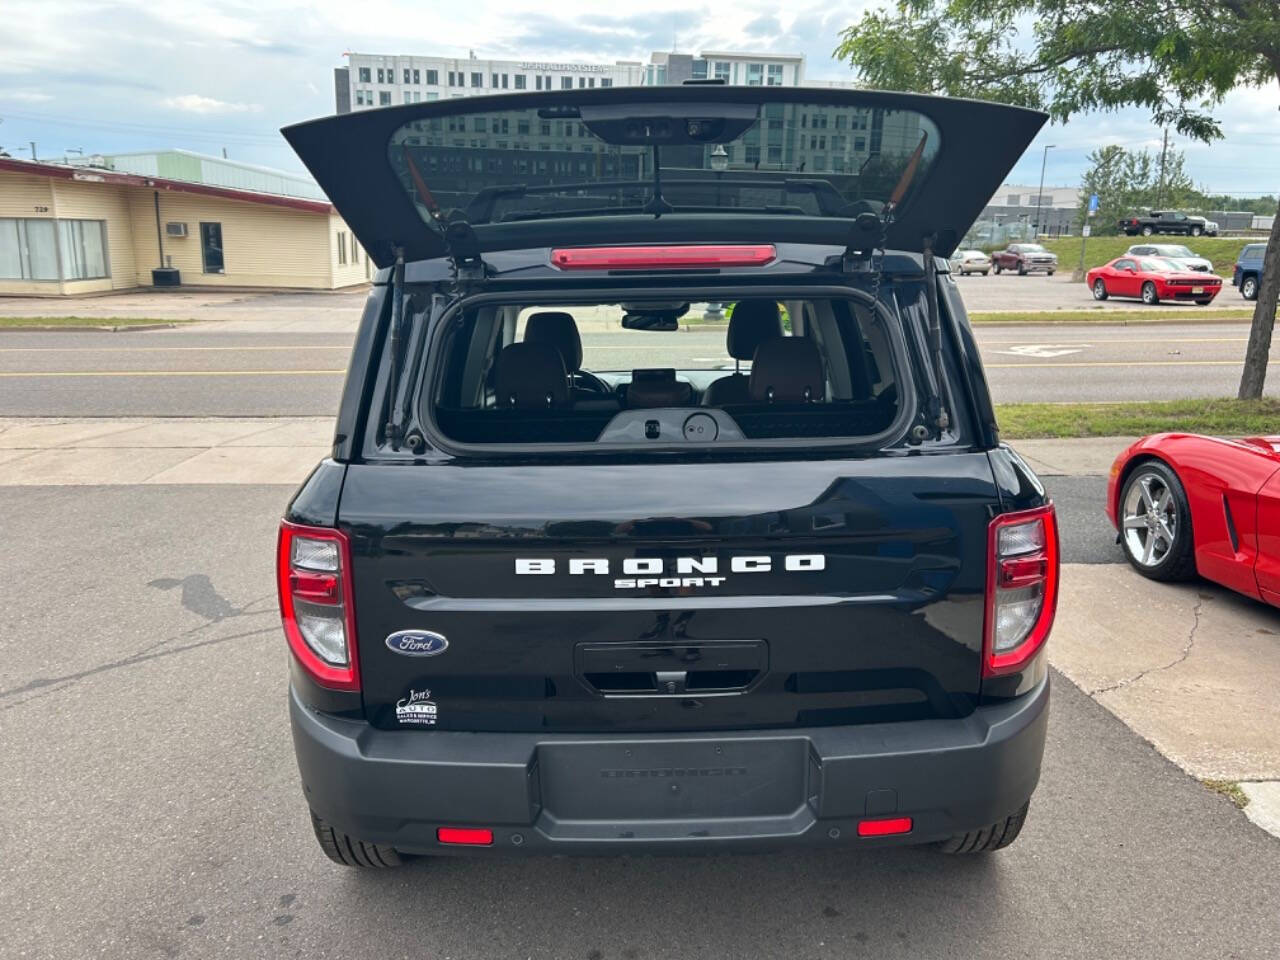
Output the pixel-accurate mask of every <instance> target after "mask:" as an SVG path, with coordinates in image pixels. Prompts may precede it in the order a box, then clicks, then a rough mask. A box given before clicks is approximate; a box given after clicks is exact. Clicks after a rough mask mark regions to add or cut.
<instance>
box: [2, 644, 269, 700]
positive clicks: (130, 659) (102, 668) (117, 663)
mask: <svg viewBox="0 0 1280 960" xmlns="http://www.w3.org/2000/svg"><path fill="white" fill-rule="evenodd" d="M275 629H276V628H275V627H274V626H271V627H260V628H258V629H257V630H247V631H245V632H244V633H232V634H228V635H227V636H225V637H210V638H209V639H208V640H198V641H196V642H195V643H188V644H186V645H185V646H181V647H170V648H169V649H167V650H154V652H144V653H134V654H130V655H129V656H127V657H122V658H121V659H119V660H112V661H110V662H109V663H104V664H101V665H99V666H96V667H90V668H89V669H87V670H79V671H77V672H75V673H68V674H64V675H62V676H60V677H37V678H36V679H34V680H30V681H28V682H27V683H24V684H23V685H22V686H20V687H11V688H10V689H8V690H0V700H7V699H8V698H9V697H16V696H18V695H19V694H22V693H30V692H31V691H33V690H41V689H43V688H45V687H50V686H53V685H54V684H69V683H76V682H78V681H80V680H83V679H85V678H86V677H92V676H96V675H97V674H100V673H108V672H110V671H112V670H121V669H123V668H125V667H132V666H136V665H137V664H139V663H146V662H147V661H148V660H158V659H159V658H161V657H171V656H174V655H176V654H179V653H186V652H187V651H189V650H199V649H200V648H201V647H209V646H213V645H214V644H218V643H226V642H227V641H228V640H242V639H244V638H245V637H253V636H257V635H258V634H262V633H272V632H274V631H275ZM166 642H167V641H166ZM31 699H34V698H28V699H27V700H23V701H22V702H21V703H28V702H29V701H30V700H31ZM21 703H14V704H9V705H8V706H7V707H2V708H0V709H5V710H8V709H11V708H13V707H17V706H21Z"/></svg>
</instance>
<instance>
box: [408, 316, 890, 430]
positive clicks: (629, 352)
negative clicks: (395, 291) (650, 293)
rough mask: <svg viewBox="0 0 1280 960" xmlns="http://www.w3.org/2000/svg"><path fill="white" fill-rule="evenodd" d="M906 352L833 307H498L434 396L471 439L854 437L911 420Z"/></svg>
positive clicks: (461, 335)
mask: <svg viewBox="0 0 1280 960" xmlns="http://www.w3.org/2000/svg"><path fill="white" fill-rule="evenodd" d="M901 343H902V341H901V339H900V337H898V336H895V334H894V331H892V330H891V329H889V326H888V324H887V323H886V322H885V321H884V320H883V318H881V317H880V316H878V315H875V314H873V313H872V312H871V311H869V310H868V309H867V308H865V307H864V306H863V305H862V304H861V303H860V302H855V301H852V300H846V299H840V298H837V299H825V298H823V299H798V300H786V301H780V300H774V299H771V298H761V297H753V298H748V299H741V300H738V301H737V302H734V303H707V302H686V303H680V302H656V301H648V302H646V301H642V300H638V301H632V302H624V303H614V302H609V303H595V304H587V305H583V304H556V303H539V304H536V305H533V304H506V305H498V304H492V305H485V306H482V307H477V308H475V309H472V310H468V311H466V312H465V313H464V314H463V316H462V322H461V323H459V324H456V325H455V326H454V327H453V329H452V332H451V333H450V334H449V335H447V336H446V339H445V340H444V342H443V343H441V344H440V347H439V351H438V353H437V356H438V357H439V358H440V360H439V363H438V366H437V371H436V376H435V378H434V383H433V386H432V389H431V390H430V392H429V395H428V396H427V397H426V400H427V402H428V403H429V405H430V410H429V413H430V415H431V419H432V420H433V421H434V423H435V426H436V428H437V430H438V431H439V432H440V433H441V434H443V436H444V437H445V438H446V439H448V440H451V441H454V442H455V443H463V444H503V445H507V444H519V445H524V444H538V443H541V444H575V445H577V444H584V445H605V446H607V445H611V444H621V443H644V442H647V441H655V440H656V441H671V442H684V441H687V440H691V439H698V440H707V441H719V442H748V443H749V442H751V441H766V440H767V441H778V440H786V439H827V440H830V439H835V438H848V439H853V440H859V439H866V438H871V437H879V436H883V435H884V434H886V431H890V430H891V429H892V428H894V427H895V425H896V424H898V423H899V422H900V421H901V419H902V418H901V416H900V415H901V414H903V413H904V411H903V396H904V385H903V383H902V382H900V380H901V379H902V378H903V377H904V370H905V364H904V362H903V358H902V357H901V356H900V354H901V353H902V350H903V348H902V346H901ZM895 344H898V346H895ZM695 414H701V415H700V416H695ZM688 431H694V432H693V433H689V432H688ZM699 431H700V432H699Z"/></svg>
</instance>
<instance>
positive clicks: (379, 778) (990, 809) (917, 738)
mask: <svg viewBox="0 0 1280 960" xmlns="http://www.w3.org/2000/svg"><path fill="white" fill-rule="evenodd" d="M1048 704H1049V684H1048V680H1047V679H1046V680H1045V681H1044V682H1043V683H1041V684H1040V685H1039V686H1038V687H1036V688H1035V690H1033V691H1032V692H1030V693H1028V694H1025V695H1023V696H1021V697H1018V698H1016V699H1014V700H1010V701H1008V702H1005V703H1001V704H999V705H995V706H988V707H981V708H979V709H978V710H976V711H975V712H974V713H972V714H971V715H969V716H968V717H965V718H963V719H959V720H925V721H911V722H904V723H887V724H868V725H864V726H849V727H820V728H809V729H795V730H791V729H788V730H774V731H769V730H752V731H732V732H725V733H722V734H710V733H682V734H627V735H569V734H536V733H511V734H498V733H456V732H445V731H439V732H428V731H385V730H378V729H375V728H373V727H370V726H369V725H367V724H365V723H362V722H355V721H350V720H343V719H338V718H335V717H332V716H328V715H325V714H321V713H317V712H316V711H314V710H311V709H310V708H308V707H307V706H305V705H304V704H303V703H302V702H301V701H300V700H299V699H298V696H297V694H296V692H295V691H293V690H291V691H290V719H291V723H292V727H293V739H294V747H295V750H296V752H297V757H298V766H299V769H300V772H301V774H302V781H303V789H304V792H305V794H306V798H307V802H308V803H309V804H310V805H311V808H312V809H313V810H314V811H315V812H316V813H317V814H319V815H320V816H321V817H323V818H324V819H325V820H327V821H329V822H330V823H331V824H333V825H334V826H336V827H338V828H339V829H340V830H343V831H345V832H347V833H349V834H351V835H352V836H355V837H359V838H360V839H363V840H366V841H374V842H378V843H386V844H391V845H393V846H395V847H396V848H398V849H400V850H402V851H405V852H411V853H412V852H416V853H434V854H442V853H472V854H480V855H488V856H493V855H495V854H497V853H500V852H504V853H519V854H564V853H570V854H574V853H640V852H646V853H653V852H667V853H672V852H686V851H687V852H711V851H718V850H737V849H768V848H773V847H781V846H789V845H805V844H807V845H815V846H833V845H838V844H851V845H856V846H868V847H871V846H883V845H889V844H901V843H928V842H931V841H936V840H943V839H945V838H947V837H950V836H952V835H954V834H957V833H963V832H965V831H968V830H973V829H977V828H979V827H982V826H986V825H988V824H991V823H994V822H996V821H997V820H1000V819H1002V818H1004V817H1006V816H1008V815H1009V814H1011V813H1013V812H1014V811H1016V810H1017V809H1018V808H1019V807H1021V806H1022V804H1023V803H1024V802H1026V800H1027V799H1028V798H1029V797H1030V796H1031V794H1032V792H1033V791H1034V790H1035V787H1036V783H1037V781H1038V780H1039V777H1040V760H1041V756H1042V755H1043V752H1044V739H1045V728H1046V725H1047V722H1048ZM866 817H911V818H912V820H913V827H912V830H911V832H910V833H909V834H906V835H902V836H894V837H877V838H860V837H858V835H857V823H858V821H859V820H860V819H862V818H866ZM441 826H472V827H487V828H490V829H492V830H493V837H494V840H493V845H492V846H491V847H457V846H449V845H442V844H439V843H437V841H436V829H437V828H438V827H441Z"/></svg>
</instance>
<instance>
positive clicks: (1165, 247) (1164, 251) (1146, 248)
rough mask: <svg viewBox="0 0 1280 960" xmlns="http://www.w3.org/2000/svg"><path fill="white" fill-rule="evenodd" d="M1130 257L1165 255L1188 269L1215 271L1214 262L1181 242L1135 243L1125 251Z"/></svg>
mask: <svg viewBox="0 0 1280 960" xmlns="http://www.w3.org/2000/svg"><path fill="white" fill-rule="evenodd" d="M1125 256H1128V257H1163V258H1164V259H1166V260H1172V261H1173V262H1174V263H1176V264H1177V265H1178V266H1180V267H1182V268H1184V269H1186V270H1194V271H1195V272H1196V273H1213V264H1212V263H1210V262H1209V261H1208V260H1206V259H1205V258H1204V257H1198V256H1196V255H1195V254H1194V253H1192V252H1191V250H1190V249H1189V248H1187V247H1184V246H1183V245H1182V244H1180V243H1135V244H1134V245H1133V246H1132V247H1130V248H1129V249H1128V250H1126V251H1125Z"/></svg>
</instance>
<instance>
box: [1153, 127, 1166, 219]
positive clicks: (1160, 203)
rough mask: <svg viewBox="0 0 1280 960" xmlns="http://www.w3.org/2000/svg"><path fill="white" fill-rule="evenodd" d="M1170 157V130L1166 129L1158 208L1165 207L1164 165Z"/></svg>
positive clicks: (1157, 195) (1161, 160)
mask: <svg viewBox="0 0 1280 960" xmlns="http://www.w3.org/2000/svg"><path fill="white" fill-rule="evenodd" d="M1168 155H1169V128H1168V127H1165V128H1164V145H1163V146H1162V147H1161V148H1160V183H1159V184H1158V185H1157V186H1156V208H1157V209H1159V208H1160V207H1163V206H1164V164H1165V158H1166V157H1168Z"/></svg>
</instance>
